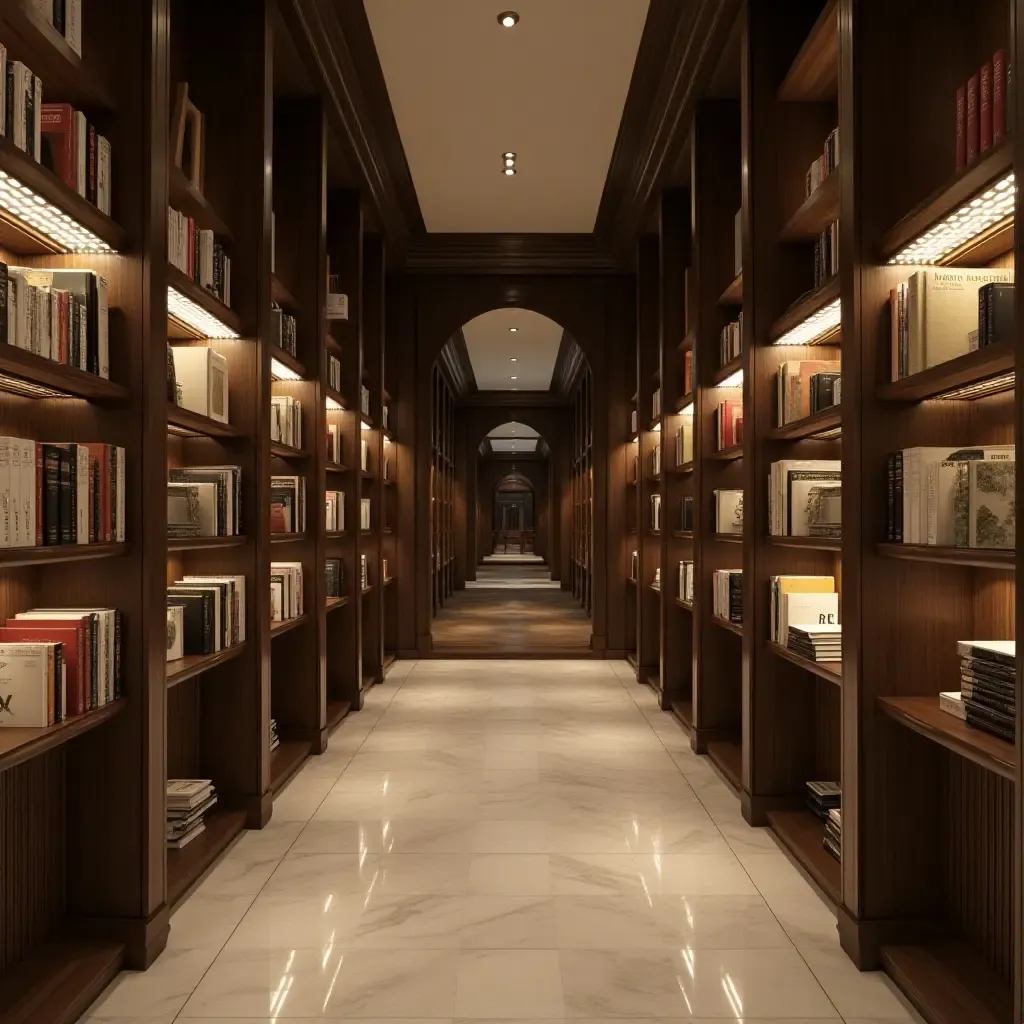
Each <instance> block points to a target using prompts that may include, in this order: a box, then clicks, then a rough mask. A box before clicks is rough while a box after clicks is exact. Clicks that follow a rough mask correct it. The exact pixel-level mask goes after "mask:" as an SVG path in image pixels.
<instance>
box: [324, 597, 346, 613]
mask: <svg viewBox="0 0 1024 1024" xmlns="http://www.w3.org/2000/svg"><path fill="white" fill-rule="evenodd" d="M347 604H348V598H347V597H329V598H327V611H329V612H333V611H334V610H335V609H336V608H344V606H345V605H347Z"/></svg>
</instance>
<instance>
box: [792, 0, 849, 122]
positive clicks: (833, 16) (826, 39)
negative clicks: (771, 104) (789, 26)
mask: <svg viewBox="0 0 1024 1024" xmlns="http://www.w3.org/2000/svg"><path fill="white" fill-rule="evenodd" d="M838 21H839V3H838V0H829V2H828V3H826V4H825V6H824V8H823V9H822V12H821V14H820V15H819V16H818V20H817V21H815V23H814V26H813V27H812V28H811V31H810V33H809V34H808V36H807V38H806V39H805V40H804V43H803V45H802V46H801V47H800V50H799V52H798V53H797V55H796V57H795V59H794V60H793V63H792V64H791V65H790V67H789V71H788V72H786V77H785V78H784V79H783V80H782V84H781V85H780V86H779V92H778V98H779V99H780V100H784V101H787V102H804V103H807V102H816V101H821V100H834V99H835V98H836V94H837V93H838V91H839V24H838Z"/></svg>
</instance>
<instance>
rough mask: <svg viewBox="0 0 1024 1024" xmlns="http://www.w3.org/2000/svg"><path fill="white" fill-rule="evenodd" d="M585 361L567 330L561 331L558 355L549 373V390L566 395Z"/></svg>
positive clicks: (581, 351)
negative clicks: (553, 367) (552, 369)
mask: <svg viewBox="0 0 1024 1024" xmlns="http://www.w3.org/2000/svg"><path fill="white" fill-rule="evenodd" d="M585 362H586V358H585V357H584V355H583V349H581V348H580V347H579V345H577V344H576V341H575V339H574V338H573V337H572V335H571V334H570V333H569V332H568V331H562V340H561V342H560V343H559V346H558V355H557V356H556V357H555V369H554V371H553V372H552V374H551V391H553V392H555V393H556V394H559V395H562V396H563V397H566V396H568V395H569V393H570V392H571V391H572V387H573V385H574V384H575V383H576V378H577V377H578V376H579V374H580V371H581V370H582V369H583V365H584V363H585Z"/></svg>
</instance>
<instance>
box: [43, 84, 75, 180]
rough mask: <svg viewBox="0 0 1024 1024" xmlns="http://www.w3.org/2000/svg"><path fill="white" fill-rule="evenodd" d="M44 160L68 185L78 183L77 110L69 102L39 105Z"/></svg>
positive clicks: (44, 163) (48, 167) (46, 165)
mask: <svg viewBox="0 0 1024 1024" xmlns="http://www.w3.org/2000/svg"><path fill="white" fill-rule="evenodd" d="M39 121H40V124H41V126H42V128H41V132H40V134H41V135H42V148H41V151H40V152H41V155H42V158H43V160H42V163H43V166H44V167H46V168H47V169H48V170H51V171H53V173H54V174H56V175H57V177H58V178H60V180H61V181H63V182H64V184H65V185H67V186H68V188H75V186H76V184H77V174H76V168H77V166H78V163H77V159H78V158H77V153H76V146H75V111H74V108H73V107H72V106H71V104H70V103H44V104H43V105H42V107H41V108H40V115H39Z"/></svg>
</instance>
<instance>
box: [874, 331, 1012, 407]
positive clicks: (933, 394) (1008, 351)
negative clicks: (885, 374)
mask: <svg viewBox="0 0 1024 1024" xmlns="http://www.w3.org/2000/svg"><path fill="white" fill-rule="evenodd" d="M1015 365H1016V357H1015V355H1014V351H1013V345H1012V344H1011V343H1010V342H1005V341H1004V342H996V343H995V344H993V345H988V346H986V347H985V348H979V349H976V350H975V351H974V352H968V353H967V354H966V355H962V356H958V357H957V358H956V359H950V360H949V361H948V362H945V363H939V365H938V366H932V367H930V368H929V369H927V370H922V371H921V372H920V373H914V374H911V375H910V376H909V377H904V378H903V379H902V380H894V381H890V382H888V383H886V384H882V385H880V386H879V387H878V389H877V391H876V395H877V397H878V398H879V399H880V400H881V401H884V402H921V401H923V400H924V399H926V398H940V397H943V396H944V395H948V394H950V393H951V392H957V391H962V390H964V389H967V388H970V387H972V386H977V385H981V384H983V383H984V382H986V381H991V380H992V379H993V378H1000V377H1005V376H1006V375H1007V374H1011V373H1013V372H1014V368H1015ZM1012 387H1013V380H1012V379H1010V380H1009V381H1008V382H1007V383H1006V385H1005V386H1004V387H1003V390H1007V389H1012ZM979 397H984V396H983V395H980V396H979Z"/></svg>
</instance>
